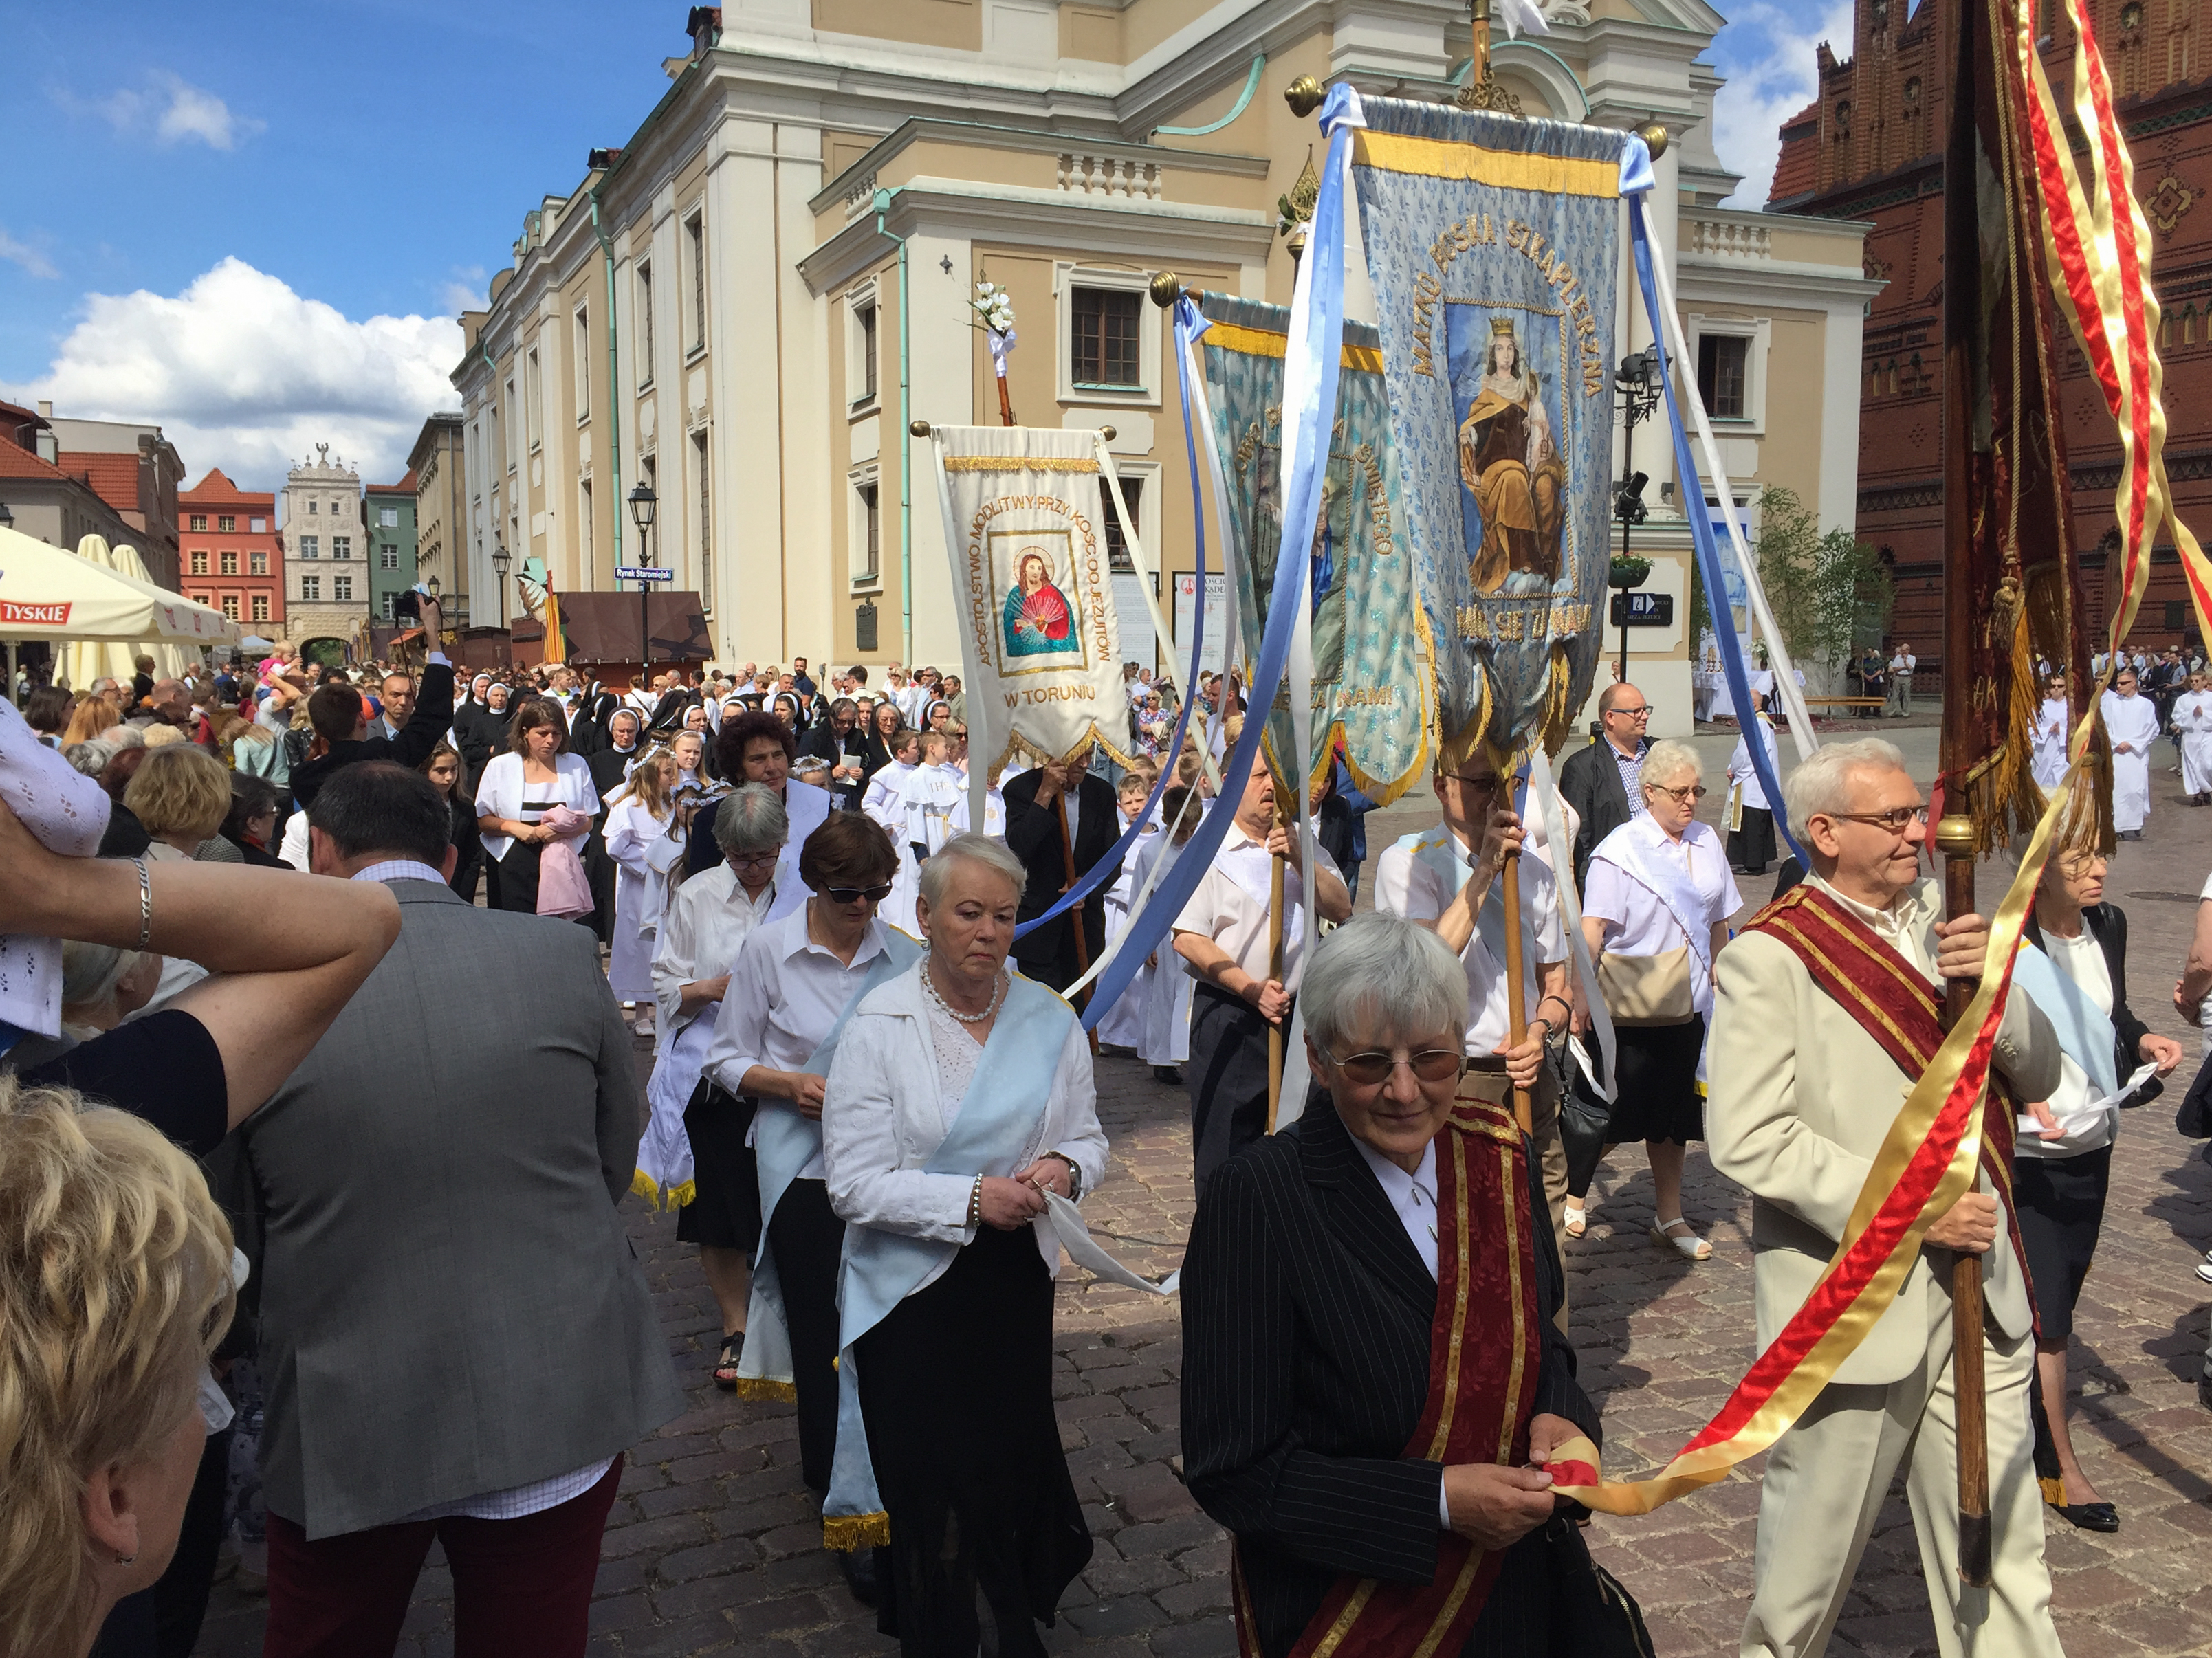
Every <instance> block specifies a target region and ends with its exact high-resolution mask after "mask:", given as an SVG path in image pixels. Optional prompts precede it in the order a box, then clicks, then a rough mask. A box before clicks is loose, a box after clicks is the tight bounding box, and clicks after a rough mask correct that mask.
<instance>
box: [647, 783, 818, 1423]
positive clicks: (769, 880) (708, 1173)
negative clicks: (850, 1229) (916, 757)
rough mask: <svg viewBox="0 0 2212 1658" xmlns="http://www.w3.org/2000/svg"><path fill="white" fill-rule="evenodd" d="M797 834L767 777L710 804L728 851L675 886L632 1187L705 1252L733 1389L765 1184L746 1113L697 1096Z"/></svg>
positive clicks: (723, 1382)
mask: <svg viewBox="0 0 2212 1658" xmlns="http://www.w3.org/2000/svg"><path fill="white" fill-rule="evenodd" d="M790 834H791V824H790V821H789V819H787V817H785V816H784V811H783V802H782V801H781V800H779V799H776V797H775V793H774V791H772V790H771V789H769V787H768V786H767V785H766V784H763V783H749V784H747V785H746V786H744V788H741V789H739V790H738V792H737V793H734V794H732V795H731V796H729V797H728V798H727V799H726V800H724V801H723V802H722V805H721V806H720V809H719V810H718V811H716V812H715V813H714V844H715V845H716V846H718V847H720V848H721V853H722V861H721V862H720V863H719V864H716V865H714V867H713V868H711V869H705V870H702V871H700V872H699V873H698V874H696V875H694V876H692V877H690V878H689V879H687V880H686V881H685V882H684V884H683V885H682V886H681V887H679V888H678V889H677V891H676V896H675V897H674V898H673V899H672V900H671V902H670V903H669V906H668V911H667V914H665V916H663V917H662V919H661V924H660V942H659V947H658V949H657V950H655V952H654V954H653V993H654V995H655V997H656V998H657V999H658V1000H659V1008H660V1040H659V1049H658V1052H657V1053H656V1054H655V1056H654V1059H653V1075H652V1077H651V1078H649V1079H648V1080H647V1083H646V1085H645V1096H646V1101H647V1104H649V1105H650V1106H651V1107H652V1111H653V1114H652V1117H651V1119H650V1120H649V1121H647V1124H646V1127H645V1134H644V1137H643V1139H641V1140H640V1141H639V1142H638V1148H637V1176H636V1178H635V1181H633V1182H632V1189H633V1190H635V1192H637V1193H639V1195H641V1197H644V1198H645V1199H647V1201H649V1202H652V1203H653V1204H655V1205H656V1206H666V1207H669V1208H674V1209H678V1210H680V1211H681V1212H680V1213H679V1214H678V1216H677V1218H676V1236H677V1238H678V1241H679V1242H685V1243H696V1244H697V1245H698V1246H699V1264H700V1266H701V1267H702V1269H703V1270H704V1271H705V1272H706V1274H707V1286H708V1289H710V1290H712V1291H714V1303H715V1305H716V1306H717V1307H718V1308H719V1309H720V1311H721V1315H722V1350H721V1353H720V1357H718V1358H717V1359H716V1361H715V1364H714V1385H715V1386H716V1387H718V1388H723V1389H725V1390H734V1389H735V1388H736V1387H737V1385H738V1358H739V1357H740V1355H741V1354H742V1352H743V1351H744V1341H745V1310H746V1306H747V1303H748V1302H749V1301H750V1297H751V1295H752V1272H751V1268H750V1265H749V1263H750V1260H751V1259H752V1254H753V1249H754V1248H755V1246H756V1245H757V1244H758V1243H759V1242H760V1226H761V1216H760V1184H759V1180H758V1177H757V1174H756V1172H755V1168H754V1162H753V1155H752V1151H751V1149H750V1147H749V1146H748V1145H746V1144H745V1140H746V1137H747V1130H748V1129H749V1128H750V1121H722V1120H721V1119H722V1118H726V1117H728V1116H729V1115H730V1114H729V1113H728V1112H727V1111H726V1110H724V1111H722V1112H721V1113H720V1114H719V1115H718V1114H714V1113H712V1112H710V1111H709V1110H708V1104H709V1102H704V1101H702V1102H701V1105H702V1109H701V1110H700V1111H696V1112H695V1111H693V1110H692V1109H691V1106H692V1102H693V1098H694V1096H695V1095H696V1094H698V1093H699V1092H700V1091H701V1090H700V1087H699V1084H700V1072H701V1069H702V1067H703V1066H704V1065H705V1064H706V1060H707V1054H708V1049H709V1048H712V1047H713V1045H714V1015H715V1012H716V1011H717V1009H718V1006H719V1005H720V1002H721V999H722V998H723V996H724V995H725V994H726V993H727V992H728V990H729V987H730V969H731V967H732V965H733V964H734V963H736V961H737V959H738V947H739V946H740V945H742V944H744V941H745V937H746V935H747V934H748V933H750V932H751V931H752V930H753V929H754V928H755V927H757V926H759V925H760V924H761V923H762V922H763V921H764V920H767V919H768V915H769V911H770V910H771V909H773V908H775V898H776V878H777V862H778V860H779V859H781V857H782V855H783V846H784V842H785V841H787V839H789V837H790ZM791 879H794V880H795V879H797V877H796V876H795V875H793V876H792V877H791ZM702 1016H703V1017H702Z"/></svg>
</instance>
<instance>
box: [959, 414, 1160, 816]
mask: <svg viewBox="0 0 2212 1658" xmlns="http://www.w3.org/2000/svg"><path fill="white" fill-rule="evenodd" d="M933 436H934V437H935V438H936V440H937V442H938V453H939V458H940V459H941V461H942V464H943V466H944V471H943V473H942V474H941V475H940V476H941V477H942V480H943V487H944V489H945V508H946V512H945V517H946V520H947V525H946V527H947V532H948V533H949V534H950V535H951V536H952V537H954V541H953V544H952V547H951V555H952V576H953V584H954V594H955V602H956V603H957V604H958V605H959V606H960V614H961V629H962V634H963V637H962V640H961V645H962V653H963V657H964V658H965V659H966V661H965V666H966V667H967V669H968V671H969V673H970V675H971V676H972V679H971V683H970V684H969V695H968V708H969V733H970V735H971V737H975V738H978V739H979V742H978V744H977V745H978V747H979V748H980V749H981V752H982V755H983V757H984V758H985V759H986V760H987V762H988V764H989V769H990V770H991V771H992V772H993V773H994V774H995V772H996V771H997V769H998V768H999V767H1000V765H1001V764H1003V763H1005V762H1007V761H1009V760H1010V759H1012V758H1013V757H1014V756H1021V757H1023V758H1025V759H1028V760H1032V761H1040V762H1041V761H1050V760H1060V759H1064V758H1066V757H1068V756H1073V755H1075V754H1078V753H1080V752H1082V751H1083V750H1085V749H1087V748H1088V747H1089V746H1090V745H1091V744H1092V743H1094V742H1096V743H1097V744H1099V745H1100V746H1101V747H1103V749H1104V750H1106V751H1107V753H1109V754H1110V755H1111V756H1114V759H1115V762H1117V763H1120V764H1122V765H1127V763H1128V759H1129V756H1128V754H1127V746H1128V729H1129V705H1128V699H1127V695H1126V694H1125V693H1124V691H1123V690H1122V689H1121V654H1122V653H1121V630H1120V628H1119V625H1118V624H1117V623H1116V621H1115V606H1114V577H1113V568H1112V561H1111V560H1110V559H1109V556H1108V554H1107V549H1106V531H1105V525H1104V522H1103V514H1102V503H1101V499H1100V495H1099V489H1098V457H1097V436H1096V434H1094V433H1093V432H1091V430H1090V429H1089V428H1078V429H1074V430H1061V429H1060V428H1053V427H1035V426H939V427H938V428H935V430H934V433H933ZM979 706H980V708H981V710H983V711H984V712H983V721H982V725H983V726H985V727H987V729H979V728H978V722H977V720H976V714H977V712H978V709H979Z"/></svg>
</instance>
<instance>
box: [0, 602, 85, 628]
mask: <svg viewBox="0 0 2212 1658" xmlns="http://www.w3.org/2000/svg"><path fill="white" fill-rule="evenodd" d="M70 602H71V601H70V600H68V599H64V600H63V601H62V602H61V603H60V604H17V603H16V602H15V600H14V599H12V598H0V623H15V625H17V626H19V627H32V628H65V627H67V626H68V625H69V617H70Z"/></svg>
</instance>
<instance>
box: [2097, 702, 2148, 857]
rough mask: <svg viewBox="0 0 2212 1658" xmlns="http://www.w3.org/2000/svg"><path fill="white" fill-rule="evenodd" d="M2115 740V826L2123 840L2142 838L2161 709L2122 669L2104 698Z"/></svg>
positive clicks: (2108, 726) (2109, 732) (2107, 726)
mask: <svg viewBox="0 0 2212 1658" xmlns="http://www.w3.org/2000/svg"><path fill="white" fill-rule="evenodd" d="M2100 705H2101V707H2102V708H2103V709H2104V714H2105V731H2106V735H2108V736H2109V737H2111V738H2112V827H2113V828H2114V829H2118V831H2119V835H2120V839H2121V840H2123V841H2140V840H2142V832H2143V825H2144V824H2145V823H2148V822H2149V821H2150V751H2151V745H2152V744H2154V743H2156V742H2157V741H2158V709H2157V707H2156V706H2155V705H2154V703H2153V702H2152V701H2151V700H2150V698H2148V697H2147V696H2141V695H2137V694H2136V671H2135V670H2134V669H2133V668H2130V667H2123V668H2122V669H2121V670H2120V671H2119V672H2118V673H2117V674H2115V675H2114V676H2113V677H2112V689H2110V690H2108V691H2106V693H2105V695H2104V696H2103V698H2102V699H2101V704H2100Z"/></svg>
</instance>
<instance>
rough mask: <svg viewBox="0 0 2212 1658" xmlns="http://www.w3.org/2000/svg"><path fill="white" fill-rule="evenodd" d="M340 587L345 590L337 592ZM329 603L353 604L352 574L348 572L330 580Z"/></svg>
mask: <svg viewBox="0 0 2212 1658" xmlns="http://www.w3.org/2000/svg"><path fill="white" fill-rule="evenodd" d="M341 587H343V588H344V589H345V591H344V592H339V591H338V589H339V588H341ZM352 603H353V574H352V573H351V572H350V571H348V572H347V573H345V574H343V575H334V576H332V577H331V604H352Z"/></svg>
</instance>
